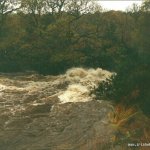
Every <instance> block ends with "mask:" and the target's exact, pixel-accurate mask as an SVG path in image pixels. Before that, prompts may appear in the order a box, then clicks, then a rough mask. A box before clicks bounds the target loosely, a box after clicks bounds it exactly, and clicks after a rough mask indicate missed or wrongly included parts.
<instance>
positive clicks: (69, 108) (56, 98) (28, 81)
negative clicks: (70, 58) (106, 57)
mask: <svg viewBox="0 0 150 150" xmlns="http://www.w3.org/2000/svg"><path fill="white" fill-rule="evenodd" d="M111 75H112V73H111V72H109V71H106V70H103V69H101V68H97V69H85V68H71V69H69V70H67V71H66V73H65V74H61V75H57V76H52V75H47V76H43V75H39V74H37V73H29V72H28V73H16V74H2V73H1V74H0V130H1V132H0V147H1V150H6V149H8V150H14V149H15V150H30V149H31V150H36V149H42V150H51V149H52V150H55V149H58V150H59V149H60V150H61V149H63V147H65V146H66V148H64V149H66V150H67V149H81V147H82V146H83V145H84V146H85V147H86V146H87V147H86V148H85V149H89V150H90V149H92V146H89V145H88V144H87V143H89V142H87V140H90V139H91V137H93V138H97V137H99V136H102V139H103V140H104V141H105V142H104V141H103V142H104V143H107V142H108V141H109V140H110V139H109V136H110V135H112V134H111V128H110V127H106V124H107V123H106V122H107V114H108V112H110V111H112V106H111V105H110V104H109V103H107V102H105V101H102V100H101V101H100V100H99V101H94V100H95V95H94V94H91V91H92V90H94V89H95V88H97V86H98V84H99V83H100V82H102V81H104V80H105V79H106V78H109V77H110V76H111ZM105 136H106V137H105ZM66 138H67V139H66ZM78 140H80V142H79V141H78ZM66 141H67V142H66ZM79 143H80V146H79ZM67 144H68V146H67ZM77 147H78V148H77ZM83 149H84V148H83Z"/></svg>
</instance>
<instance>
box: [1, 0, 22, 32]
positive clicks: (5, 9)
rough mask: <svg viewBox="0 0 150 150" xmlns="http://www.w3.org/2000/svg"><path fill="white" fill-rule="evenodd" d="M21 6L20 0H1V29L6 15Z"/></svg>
mask: <svg viewBox="0 0 150 150" xmlns="http://www.w3.org/2000/svg"><path fill="white" fill-rule="evenodd" d="M19 8H20V1H19V0H0V31H1V29H2V26H3V24H4V21H5V19H6V16H7V15H8V14H10V13H12V12H14V11H16V10H18V9H19Z"/></svg>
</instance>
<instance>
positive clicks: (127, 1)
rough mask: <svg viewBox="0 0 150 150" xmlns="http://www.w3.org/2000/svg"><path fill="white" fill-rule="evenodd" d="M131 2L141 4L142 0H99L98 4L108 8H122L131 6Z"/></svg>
mask: <svg viewBox="0 0 150 150" xmlns="http://www.w3.org/2000/svg"><path fill="white" fill-rule="evenodd" d="M133 3H136V4H138V5H141V3H142V0H134V1H132V0H99V4H100V5H101V6H102V7H103V8H105V9H108V10H123V11H125V10H126V9H127V8H129V7H131V6H132V4H133Z"/></svg>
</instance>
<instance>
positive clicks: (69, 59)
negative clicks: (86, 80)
mask: <svg viewBox="0 0 150 150" xmlns="http://www.w3.org/2000/svg"><path fill="white" fill-rule="evenodd" d="M149 48H150V1H149V0H145V1H143V3H142V5H141V6H137V5H136V4H134V5H133V6H132V7H131V8H129V9H128V10H127V11H126V12H122V11H113V10H112V11H105V10H103V8H101V7H100V6H99V5H98V4H97V3H96V2H93V1H92V0H18V1H15V0H14V1H10V0H1V1H0V72H3V73H16V72H28V71H36V72H38V73H39V74H42V75H58V74H63V73H64V72H65V71H66V70H67V69H69V68H72V67H83V68H99V67H100V68H102V69H105V70H109V71H111V72H114V75H112V76H111V78H108V79H107V80H105V81H103V82H100V83H99V86H98V87H96V89H94V90H93V91H92V92H91V93H94V94H95V95H96V99H106V100H108V101H110V102H111V103H113V104H114V107H115V108H114V112H113V113H110V114H109V117H110V120H111V122H110V123H112V124H113V125H114V126H115V128H116V129H117V131H118V135H116V136H115V137H114V138H113V139H114V141H115V142H116V143H117V144H118V143H123V142H124V141H133V142H134V141H136V142H137V141H138V142H140V141H143V142H144V141H145V142H148V141H149V132H150V129H149V127H148V125H149V123H150V121H149V116H150V109H149V106H150V88H149V87H150V86H149V81H150V69H149V68H150V51H149ZM144 123H145V125H144ZM138 128H141V130H140V131H139V129H138ZM133 129H135V130H133ZM122 137H124V138H122ZM95 142H96V141H95ZM96 144H97V143H96ZM95 149H96V148H95Z"/></svg>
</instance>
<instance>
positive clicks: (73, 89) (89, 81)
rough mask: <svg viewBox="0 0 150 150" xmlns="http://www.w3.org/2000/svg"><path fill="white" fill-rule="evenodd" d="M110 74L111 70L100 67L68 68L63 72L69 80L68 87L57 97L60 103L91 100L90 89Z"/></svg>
mask: <svg viewBox="0 0 150 150" xmlns="http://www.w3.org/2000/svg"><path fill="white" fill-rule="evenodd" d="M111 75H112V73H111V72H109V71H106V70H102V69H101V68H97V69H83V68H72V69H69V70H68V71H67V72H66V74H65V76H66V81H68V82H69V85H68V88H67V89H66V90H65V91H64V92H63V93H62V94H61V95H59V96H58V98H59V100H60V102H61V103H67V102H86V101H91V100H92V99H93V97H92V96H91V95H90V93H91V91H92V90H93V89H94V88H97V87H98V84H99V83H100V82H102V81H104V80H106V78H109V77H110V76H111Z"/></svg>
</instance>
